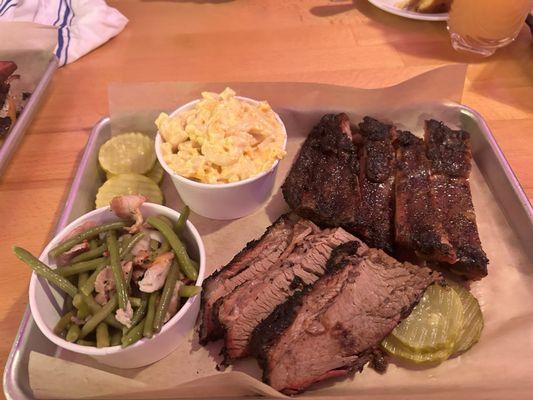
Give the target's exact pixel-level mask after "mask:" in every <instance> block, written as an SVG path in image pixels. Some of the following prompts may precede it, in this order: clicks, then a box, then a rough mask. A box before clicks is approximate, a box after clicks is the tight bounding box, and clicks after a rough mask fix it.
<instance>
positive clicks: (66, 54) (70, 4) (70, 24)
mask: <svg viewBox="0 0 533 400" xmlns="http://www.w3.org/2000/svg"><path fill="white" fill-rule="evenodd" d="M68 3H69V6H70V11H72V17H71V18H70V22H69V23H68V26H67V37H68V39H67V47H66V49H65V64H66V63H68V48H69V46H70V27H71V26H72V21H73V20H74V17H75V16H76V15H75V14H74V8H72V0H68Z"/></svg>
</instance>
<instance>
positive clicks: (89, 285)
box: [80, 265, 106, 296]
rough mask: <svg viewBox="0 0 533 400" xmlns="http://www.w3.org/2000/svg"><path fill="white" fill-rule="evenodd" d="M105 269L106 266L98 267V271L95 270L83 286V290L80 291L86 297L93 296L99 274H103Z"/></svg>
mask: <svg viewBox="0 0 533 400" xmlns="http://www.w3.org/2000/svg"><path fill="white" fill-rule="evenodd" d="M105 267H106V266H105V265H99V266H98V267H96V270H94V272H93V273H92V274H91V275H90V276H89V279H87V281H86V282H85V283H84V284H83V286H82V288H81V289H80V291H81V292H82V293H83V294H84V295H86V296H90V295H91V293H92V292H93V290H94V283H95V282H96V278H97V277H98V274H99V273H100V272H102V270H103V269H104V268H105Z"/></svg>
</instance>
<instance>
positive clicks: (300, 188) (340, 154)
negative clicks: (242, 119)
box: [282, 114, 359, 226]
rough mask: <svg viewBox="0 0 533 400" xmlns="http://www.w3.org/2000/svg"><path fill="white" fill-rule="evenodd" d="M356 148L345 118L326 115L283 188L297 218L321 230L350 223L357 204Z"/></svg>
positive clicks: (305, 143)
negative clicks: (321, 228) (312, 223)
mask: <svg viewBox="0 0 533 400" xmlns="http://www.w3.org/2000/svg"><path fill="white" fill-rule="evenodd" d="M358 173H359V167H358V159H357V148H356V147H355V145H354V144H353V143H352V134H351V130H350V121H349V119H348V116H347V115H346V114H338V115H334V114H326V115H324V116H323V117H322V119H321V120H320V122H319V123H318V125H316V126H315V127H314V128H313V130H312V131H311V133H310V134H309V136H308V137H307V139H306V140H305V142H304V144H303V145H302V148H301V150H300V154H299V155H298V157H297V159H296V161H295V162H294V164H293V165H292V168H291V170H290V172H289V174H288V176H287V179H286V180H285V183H284V184H283V186H282V192H283V197H284V198H285V201H286V202H287V204H288V205H289V206H290V207H291V209H292V210H294V211H295V212H296V213H297V214H299V215H301V216H302V217H304V218H307V219H310V220H311V221H313V222H314V223H316V224H318V225H321V226H342V225H345V224H349V223H353V222H354V219H355V215H356V210H357V205H358V204H359V184H358V180H357V175H358Z"/></svg>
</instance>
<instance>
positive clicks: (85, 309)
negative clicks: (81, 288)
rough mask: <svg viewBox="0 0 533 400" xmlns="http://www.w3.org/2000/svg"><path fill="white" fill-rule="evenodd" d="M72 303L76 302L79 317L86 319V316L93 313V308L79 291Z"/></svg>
mask: <svg viewBox="0 0 533 400" xmlns="http://www.w3.org/2000/svg"><path fill="white" fill-rule="evenodd" d="M72 304H74V307H76V309H77V310H78V315H77V316H78V318H79V319H85V317H87V316H88V315H90V314H91V309H90V308H89V306H88V305H87V303H85V301H83V297H82V295H81V293H78V294H76V296H74V298H73V299H72Z"/></svg>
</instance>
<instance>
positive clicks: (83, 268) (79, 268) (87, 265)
mask: <svg viewBox="0 0 533 400" xmlns="http://www.w3.org/2000/svg"><path fill="white" fill-rule="evenodd" d="M107 263H108V259H107V257H100V258H95V259H94V260H89V261H82V262H79V263H76V264H70V265H65V266H64V267H61V268H58V269H57V270H56V271H57V273H58V274H59V275H61V276H64V277H67V276H72V275H77V274H80V273H82V272H87V271H93V270H95V269H96V268H98V267H99V266H100V265H106V264H107Z"/></svg>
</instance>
